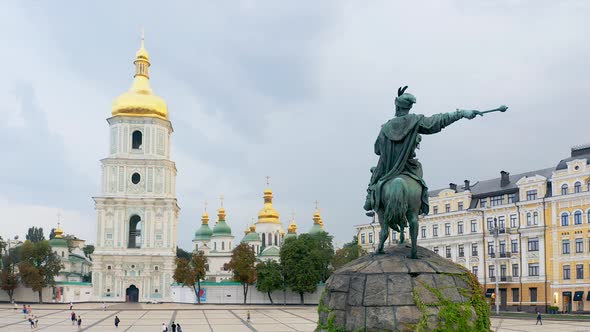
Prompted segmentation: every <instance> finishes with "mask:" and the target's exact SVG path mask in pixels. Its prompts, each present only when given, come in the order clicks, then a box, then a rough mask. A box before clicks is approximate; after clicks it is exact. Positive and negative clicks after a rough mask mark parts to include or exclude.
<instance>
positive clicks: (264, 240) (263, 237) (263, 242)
mask: <svg viewBox="0 0 590 332" xmlns="http://www.w3.org/2000/svg"><path fill="white" fill-rule="evenodd" d="M264 247H266V234H264V233H262V248H264Z"/></svg>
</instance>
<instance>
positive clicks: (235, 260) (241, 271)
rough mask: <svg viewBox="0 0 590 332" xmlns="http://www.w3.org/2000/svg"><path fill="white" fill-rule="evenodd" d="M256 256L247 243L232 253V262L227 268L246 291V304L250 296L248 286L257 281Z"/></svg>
mask: <svg viewBox="0 0 590 332" xmlns="http://www.w3.org/2000/svg"><path fill="white" fill-rule="evenodd" d="M255 264H256V255H255V254H254V250H253V249H252V248H250V246H249V245H247V244H246V243H241V244H240V245H239V246H237V247H235V248H234V250H233V251H232V255H231V260H230V261H229V263H228V264H227V268H228V269H229V270H231V271H233V273H234V280H235V281H238V282H239V283H241V284H242V287H243V289H244V304H246V297H247V295H248V286H250V285H252V284H253V283H254V282H255V281H256V266H255Z"/></svg>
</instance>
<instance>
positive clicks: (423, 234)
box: [422, 227, 426, 239]
mask: <svg viewBox="0 0 590 332" xmlns="http://www.w3.org/2000/svg"><path fill="white" fill-rule="evenodd" d="M422 238H423V239H424V238H426V227H422Z"/></svg>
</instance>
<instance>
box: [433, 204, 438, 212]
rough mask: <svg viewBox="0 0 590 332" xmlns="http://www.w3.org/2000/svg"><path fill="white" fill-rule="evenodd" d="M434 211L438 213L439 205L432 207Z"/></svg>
mask: <svg viewBox="0 0 590 332" xmlns="http://www.w3.org/2000/svg"><path fill="white" fill-rule="evenodd" d="M432 213H434V214H438V206H436V205H435V206H433V207H432Z"/></svg>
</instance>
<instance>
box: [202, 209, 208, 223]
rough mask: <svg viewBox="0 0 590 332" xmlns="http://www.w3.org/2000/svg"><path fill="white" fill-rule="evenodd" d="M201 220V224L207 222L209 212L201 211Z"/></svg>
mask: <svg viewBox="0 0 590 332" xmlns="http://www.w3.org/2000/svg"><path fill="white" fill-rule="evenodd" d="M201 221H202V222H203V225H208V224H209V214H208V213H207V211H205V212H203V215H202V216H201Z"/></svg>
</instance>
